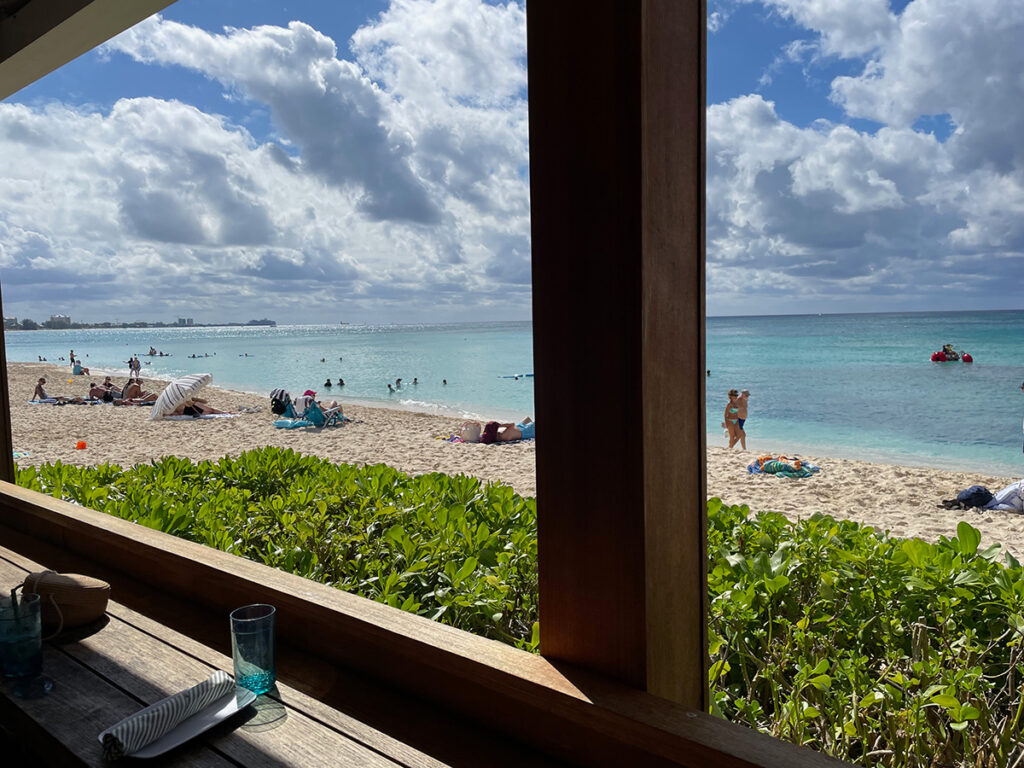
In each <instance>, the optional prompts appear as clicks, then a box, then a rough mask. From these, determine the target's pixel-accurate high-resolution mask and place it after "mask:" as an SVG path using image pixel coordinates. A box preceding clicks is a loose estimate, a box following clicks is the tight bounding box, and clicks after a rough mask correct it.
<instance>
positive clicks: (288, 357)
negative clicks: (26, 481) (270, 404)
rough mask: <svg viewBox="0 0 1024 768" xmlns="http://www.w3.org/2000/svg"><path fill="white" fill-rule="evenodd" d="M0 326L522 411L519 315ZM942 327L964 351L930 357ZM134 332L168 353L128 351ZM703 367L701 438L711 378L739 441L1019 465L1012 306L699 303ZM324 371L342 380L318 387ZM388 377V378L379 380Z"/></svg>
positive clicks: (368, 393)
mask: <svg viewBox="0 0 1024 768" xmlns="http://www.w3.org/2000/svg"><path fill="white" fill-rule="evenodd" d="M5 339H6V345H7V358H8V360H10V361H12V362H14V361H18V362H32V361H36V360H38V358H39V357H40V356H42V357H46V358H47V359H48V361H49V362H57V359H58V358H59V357H60V356H64V357H65V358H66V357H67V355H68V351H69V350H70V349H74V350H75V352H76V354H77V355H79V356H82V357H83V359H84V361H85V364H86V365H87V366H90V367H91V368H93V369H95V371H94V372H101V371H105V372H112V373H117V374H119V375H121V376H124V375H125V374H126V373H127V366H126V365H125V364H124V361H126V360H127V359H128V358H129V356H130V355H132V354H139V355H140V359H141V360H142V361H143V362H144V363H147V364H146V365H144V367H143V377H145V376H146V375H151V376H153V377H160V378H168V377H173V376H176V375H180V374H185V373H195V372H209V373H211V374H213V380H214V383H215V384H216V385H218V386H222V387H227V388H230V389H238V390H242V391H246V392H255V393H259V394H268V393H269V391H270V390H271V389H274V388H276V387H283V388H285V389H288V390H289V391H291V392H292V393H293V394H296V393H301V392H302V391H304V390H305V389H307V388H308V389H314V390H317V391H318V392H319V394H320V397H321V398H325V397H326V398H330V399H341V400H343V401H345V402H356V403H363V404H367V405H384V406H391V407H395V408H404V409H409V410H417V411H424V412H432V413H439V414H450V415H456V416H464V417H493V418H501V419H505V418H509V419H513V418H521V417H523V416H525V415H535V414H534V413H533V386H534V379H533V378H532V377H528V376H523V375H522V374H527V373H533V339H532V326H531V324H530V323H529V322H506V323H502V322H492V323H462V324H448V325H427V324H424V325H387V326H360V325H337V326H278V327H276V328H268V327H221V328H195V327H192V328H162V329H155V328H140V329H128V330H121V329H117V330H113V329H110V330H107V329H103V330H98V329H97V330H67V331H20V332H19V331H8V332H7V333H6V336H5ZM946 343H949V344H953V345H954V347H956V348H957V349H963V350H966V351H968V352H970V353H971V354H972V355H973V357H974V360H975V362H974V363H973V364H964V363H960V362H956V363H932V362H930V360H929V357H930V355H931V353H932V352H934V351H935V350H937V349H939V347H941V346H942V345H943V344H946ZM150 346H153V347H155V348H156V349H158V350H160V351H162V352H165V353H167V354H169V355H170V356H169V357H146V356H144V353H145V352H147V351H148V349H149V347H150ZM193 354H196V355H207V354H208V355H210V356H209V357H200V358H198V359H193V358H191V357H190V356H191V355H193ZM85 356H87V357H85ZM321 358H323V359H324V360H325V362H321ZM339 358H341V359H339ZM707 367H708V368H709V369H710V371H711V376H710V377H709V378H708V379H707V380H706V384H707V393H708V395H707V424H708V444H709V445H725V440H724V439H723V436H722V430H721V429H719V428H718V425H719V423H720V422H721V421H722V411H723V410H724V407H725V402H726V393H727V392H728V390H729V389H730V388H732V387H735V388H737V389H743V388H747V389H750V390H751V392H752V395H751V398H750V418H749V421H748V423H747V434H748V440H747V446H748V448H749V449H750V450H754V451H758V452H761V451H765V452H767V451H783V452H789V453H799V452H804V453H811V454H814V455H818V456H836V457H845V458H859V459H864V460H868V461H882V462H888V463H898V464H909V465H917V466H930V467H941V468H949V469H963V470H968V471H977V472H986V473H992V474H1001V475H1017V476H1020V475H1024V456H1022V452H1021V440H1022V433H1021V416H1022V415H1024V394H1022V393H1021V389H1020V386H1021V382H1022V381H1024V312H1022V311H1006V312H941V313H940V312H936V313H892V314H851V315H788V316H767V317H712V318H708V321H707ZM517 375H518V376H519V377H518V378H514V377H515V376H517ZM328 377H329V378H330V379H331V381H332V383H336V382H337V379H338V377H342V378H344V380H345V386H344V387H338V386H334V387H332V388H331V389H327V388H325V387H324V386H323V384H324V382H325V381H326V379H327V378H328ZM399 377H400V378H402V380H403V383H402V387H401V388H400V389H399V390H397V391H396V392H394V393H389V392H388V389H387V384H388V383H391V384H392V385H394V381H395V379H396V378H399ZM90 378H94V377H90ZM414 378H416V379H418V382H419V383H418V384H415V385H414V384H412V381H413V379H414ZM443 380H447V382H448V383H447V384H443V383H442V381H443ZM579 386H599V385H598V384H596V383H593V382H588V383H585V384H580V385H579ZM55 389H56V390H57V391H58V392H62V391H63V390H61V389H60V387H56V388H55ZM68 389H71V387H70V386H69V387H68ZM76 391H77V388H76ZM26 394H28V393H26Z"/></svg>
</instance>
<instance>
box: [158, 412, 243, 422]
mask: <svg viewBox="0 0 1024 768" xmlns="http://www.w3.org/2000/svg"><path fill="white" fill-rule="evenodd" d="M236 416H238V414H237V413H205V414H203V415H202V416H185V415H184V414H179V415H177V416H164V419H165V420H166V421H195V420H196V419H233V418H235V417H236Z"/></svg>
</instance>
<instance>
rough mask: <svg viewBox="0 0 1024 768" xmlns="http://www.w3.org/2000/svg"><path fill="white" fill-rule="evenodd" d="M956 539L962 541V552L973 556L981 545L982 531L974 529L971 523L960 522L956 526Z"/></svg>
mask: <svg viewBox="0 0 1024 768" xmlns="http://www.w3.org/2000/svg"><path fill="white" fill-rule="evenodd" d="M956 537H957V539H959V540H960V551H961V552H963V553H964V554H965V555H968V556H971V555H974V553H975V552H977V551H978V545H979V544H980V543H981V531H979V530H978V529H977V528H974V527H973V526H972V525H971V524H970V523H967V522H964V521H962V520H961V521H960V522H959V523H958V524H957V526H956Z"/></svg>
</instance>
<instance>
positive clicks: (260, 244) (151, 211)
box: [0, 0, 529, 321]
mask: <svg viewBox="0 0 1024 768" xmlns="http://www.w3.org/2000/svg"><path fill="white" fill-rule="evenodd" d="M352 49H353V52H354V56H352V57H350V58H345V57H344V56H341V55H339V52H338V46H337V45H336V43H335V41H334V40H332V39H330V38H329V37H327V36H326V35H324V34H323V33H321V32H319V31H317V30H315V29H313V28H312V27H310V26H309V25H307V24H304V23H302V22H292V23H290V24H289V25H288V26H287V27H271V26H262V27H254V28H251V29H226V30H223V31H222V32H220V33H215V32H210V31H206V30H202V29H199V28H196V27H193V26H189V25H186V24H180V23H176V22H172V21H169V20H166V19H163V18H161V17H159V16H157V17H152V18H150V19H149V20H147V21H145V22H143V23H142V24H139V25H137V26H136V27H134V28H133V29H131V30H128V31H127V32H125V33H124V34H122V35H121V36H119V37H118V38H116V39H114V40H113V41H111V42H110V43H108V44H107V46H106V47H105V50H104V51H103V54H102V55H104V56H105V57H107V59H108V61H109V62H110V64H111V65H113V64H116V60H117V57H119V56H121V55H128V56H130V57H132V58H133V59H135V60H136V61H139V62H144V63H147V64H150V65H153V66H165V67H173V68H184V69H186V70H191V71H193V72H195V73H198V74H200V75H202V76H204V77H206V78H208V79H211V80H214V81H216V82H217V83H219V84H220V85H221V86H222V88H223V89H224V93H225V96H226V97H227V98H229V99H232V100H236V101H237V100H241V101H242V102H243V103H245V104H247V105H250V106H251V108H252V109H253V110H261V111H263V112H264V113H267V114H269V117H270V120H271V123H272V126H273V131H274V135H273V136H272V137H271V139H272V140H271V141H263V142H262V143H261V141H258V140H257V139H255V138H254V136H253V135H251V134H250V132H249V131H248V130H246V128H244V127H242V126H240V125H237V124H232V123H231V122H230V121H229V120H228V119H227V118H225V117H222V116H218V115H212V114H205V113H203V112H201V111H200V110H199V109H197V108H195V107H193V106H190V105H188V104H185V103H181V102H179V101H167V100H159V99H153V98H133V99H123V100H121V101H118V102H117V103H116V104H115V105H114V106H113V108H112V109H110V110H109V111H98V110H95V109H91V108H84V107H83V108H75V107H71V106H61V105H53V106H49V107H46V108H30V107H28V106H25V105H20V104H15V103H5V104H0V200H2V201H3V203H4V204H3V206H2V207H0V274H2V276H3V281H4V287H5V289H6V290H5V311H6V312H7V314H14V313H17V314H21V315H25V314H29V315H31V314H32V313H35V314H37V315H43V316H45V315H47V314H48V313H49V312H53V311H60V310H63V311H68V310H69V309H70V310H71V311H72V313H73V314H75V315H77V316H80V317H90V316H91V317H93V318H96V319H110V318H112V317H120V318H122V319H124V318H125V317H146V318H158V317H169V316H176V315H177V314H180V313H182V311H183V309H184V307H186V306H187V307H188V308H189V314H190V315H191V316H196V317H205V318H209V319H246V318H247V317H248V316H250V315H251V316H264V315H269V316H273V317H277V318H278V319H279V320H283V321H287V320H292V321H303V320H306V321H317V320H331V321H334V320H335V318H336V316H337V315H338V313H339V311H342V310H339V306H342V307H344V310H343V314H344V315H345V316H346V317H355V318H361V319H368V320H381V319H415V318H420V317H430V316H434V317H436V318H438V319H445V318H449V319H457V318H459V317H462V316H474V315H479V313H480V309H481V308H482V307H483V308H487V309H488V310H489V311H490V312H492V313H494V314H496V315H497V316H501V317H523V316H524V307H528V296H529V204H528V200H529V195H528V188H527V181H526V175H525V173H524V169H525V167H526V162H527V160H526V154H527V134H526V130H527V129H526V126H527V111H526V100H525V81H526V80H525V78H526V71H525V19H524V15H523V9H522V7H521V6H520V5H517V4H515V3H510V4H509V5H507V6H491V5H488V4H486V3H483V2H480V1H479V0H436V1H428V0H396V1H395V2H394V3H392V5H391V7H390V8H389V9H388V10H387V11H386V12H385V13H383V14H382V15H381V16H380V17H379V18H378V19H377V20H376V21H375V22H374V23H373V24H371V25H369V26H367V27H364V28H363V29H361V30H359V31H358V32H357V34H356V36H355V37H354V38H353V41H352ZM94 283H95V286H94ZM183 297H187V298H183Z"/></svg>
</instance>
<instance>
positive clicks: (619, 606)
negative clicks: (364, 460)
mask: <svg viewBox="0 0 1024 768" xmlns="http://www.w3.org/2000/svg"><path fill="white" fill-rule="evenodd" d="M527 27H528V55H529V66H530V177H531V179H530V189H531V205H532V222H533V246H532V251H533V301H534V308H533V316H534V358H535V369H536V370H537V371H538V378H537V380H536V390H535V392H536V410H537V420H538V422H539V424H540V438H539V440H538V443H537V503H538V517H539V521H538V524H539V548H540V563H539V567H540V601H541V603H540V621H541V651H542V653H543V654H544V655H545V656H548V657H552V658H559V659H564V660H566V661H570V662H573V663H576V664H580V665H582V666H585V667H588V668H591V669H595V670H598V671H600V672H602V673H604V674H608V675H611V676H613V677H616V678H618V679H620V680H623V681H625V682H627V683H629V684H631V685H635V686H637V687H639V688H642V689H645V690H648V691H650V692H652V693H655V694H657V695H659V696H662V697H664V698H668V699H672V700H674V701H678V702H680V703H683V704H685V705H687V706H690V707H693V708H696V709H703V708H705V707H706V704H707V693H706V679H707V677H706V666H707V663H706V602H707V598H706V594H707V589H706V573H705V559H706V554H705V551H706V518H705V479H704V450H705V437H704V435H705V425H704V405H703V403H704V241H703V237H704V235H703V232H704V110H705V95H704V67H705V6H704V3H703V2H682V1H681V0H641V1H640V2H613V1H612V0H603V1H601V2H595V1H593V0H589V1H587V2H583V1H578V0H562V1H561V2H558V3H540V2H532V3H530V4H529V6H528V9H527Z"/></svg>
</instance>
